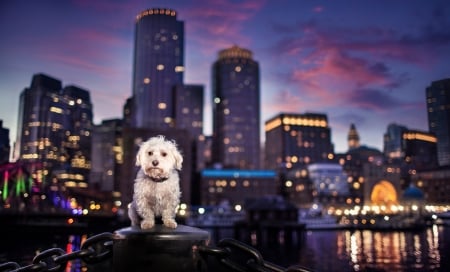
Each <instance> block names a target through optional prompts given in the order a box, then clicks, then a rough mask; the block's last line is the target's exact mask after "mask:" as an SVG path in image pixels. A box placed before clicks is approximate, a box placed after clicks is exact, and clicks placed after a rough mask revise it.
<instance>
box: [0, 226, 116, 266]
mask: <svg viewBox="0 0 450 272" xmlns="http://www.w3.org/2000/svg"><path fill="white" fill-rule="evenodd" d="M112 246H113V234H112V233H109V232H105V233H101V234H97V235H94V236H92V237H90V238H88V239H87V240H86V241H85V242H84V243H83V245H82V246H81V249H80V250H78V251H74V252H71V253H66V252H65V251H64V250H62V249H61V248H51V249H47V250H45V251H43V252H41V253H40V254H38V255H36V257H34V259H33V261H32V263H31V264H30V265H27V266H24V267H20V265H19V264H17V263H15V262H7V263H4V264H0V272H7V271H8V272H28V271H33V272H43V271H64V269H65V268H66V265H67V263H68V262H69V261H71V260H75V259H81V260H83V261H84V262H85V263H87V264H93V263H99V262H101V261H104V260H106V259H107V258H109V257H111V256H112Z"/></svg>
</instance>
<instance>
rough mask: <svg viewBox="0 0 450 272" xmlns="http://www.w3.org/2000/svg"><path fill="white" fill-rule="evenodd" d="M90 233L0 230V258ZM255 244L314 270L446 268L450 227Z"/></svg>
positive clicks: (286, 262) (68, 244) (215, 232)
mask: <svg viewBox="0 0 450 272" xmlns="http://www.w3.org/2000/svg"><path fill="white" fill-rule="evenodd" d="M205 230H208V229H205ZM208 231H210V233H211V238H212V239H213V240H215V239H221V238H225V237H231V238H233V230H232V229H218V228H216V229H209V230H208ZM93 234H95V233H58V234H55V233H54V232H53V231H52V230H51V229H49V231H48V232H46V233H45V232H44V233H43V232H41V233H39V234H36V233H33V232H28V233H27V232H20V233H19V232H17V233H15V232H14V233H3V238H2V241H1V243H0V263H4V262H6V261H13V262H17V263H19V264H20V265H22V266H23V265H27V264H30V263H31V261H32V259H33V257H34V256H35V254H36V253H39V252H40V251H43V250H46V249H49V248H53V247H58V248H62V249H63V250H65V251H66V252H72V251H76V250H78V249H79V248H80V245H81V244H82V243H83V241H84V240H85V239H87V238H88V237H90V236H91V235H93ZM254 238H255V239H258V238H257V237H254ZM214 242H215V241H212V243H214ZM251 243H252V240H250V241H249V244H250V245H251ZM253 246H255V247H256V248H257V249H258V250H259V251H260V252H261V253H262V255H263V257H264V259H265V260H267V261H270V262H273V263H276V264H279V265H281V266H284V267H288V266H290V265H295V264H298V265H302V266H304V267H307V268H309V269H311V270H313V271H450V258H449V257H448V256H449V252H450V226H437V225H433V226H430V227H428V228H426V229H423V230H417V231H374V230H306V231H304V232H303V233H302V237H301V239H299V240H298V241H297V242H292V241H285V240H284V239H283V237H282V236H280V239H279V240H278V242H276V243H270V244H260V243H256V244H255V245H253ZM111 266H112V261H111V260H107V261H105V262H103V263H100V264H93V265H89V266H87V265H86V264H84V263H82V262H81V261H79V260H75V261H72V262H70V263H69V264H68V266H67V268H66V270H65V271H91V272H92V271H112V267H111Z"/></svg>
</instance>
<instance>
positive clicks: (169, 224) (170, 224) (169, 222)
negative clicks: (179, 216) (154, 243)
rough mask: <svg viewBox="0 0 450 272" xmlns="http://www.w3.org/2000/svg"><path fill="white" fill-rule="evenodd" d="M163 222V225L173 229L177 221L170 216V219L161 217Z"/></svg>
mask: <svg viewBox="0 0 450 272" xmlns="http://www.w3.org/2000/svg"><path fill="white" fill-rule="evenodd" d="M163 223H164V226H166V227H168V228H171V229H174V228H176V227H177V226H178V225H177V222H176V221H175V220H174V219H172V218H170V219H163Z"/></svg>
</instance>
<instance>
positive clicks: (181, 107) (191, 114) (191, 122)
mask: <svg viewBox="0 0 450 272" xmlns="http://www.w3.org/2000/svg"><path fill="white" fill-rule="evenodd" d="M203 89H204V88H203V86H202V85H177V86H175V88H174V94H173V100H174V114H173V116H174V118H175V127H176V128H178V129H186V130H188V131H189V132H190V133H191V136H192V138H194V139H198V137H200V135H202V134H203V100H204V98H203V97H204V95H203V93H204V91H203Z"/></svg>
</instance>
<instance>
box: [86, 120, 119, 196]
mask: <svg viewBox="0 0 450 272" xmlns="http://www.w3.org/2000/svg"><path fill="white" fill-rule="evenodd" d="M122 124H123V121H122V120H121V119H110V120H103V121H102V123H101V124H99V125H95V126H94V128H93V131H92V169H91V178H90V180H91V184H95V186H96V187H97V188H98V189H100V190H101V191H107V192H113V191H114V192H115V191H120V185H119V181H120V169H121V165H122V164H123V149H122V146H123V139H122Z"/></svg>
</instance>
